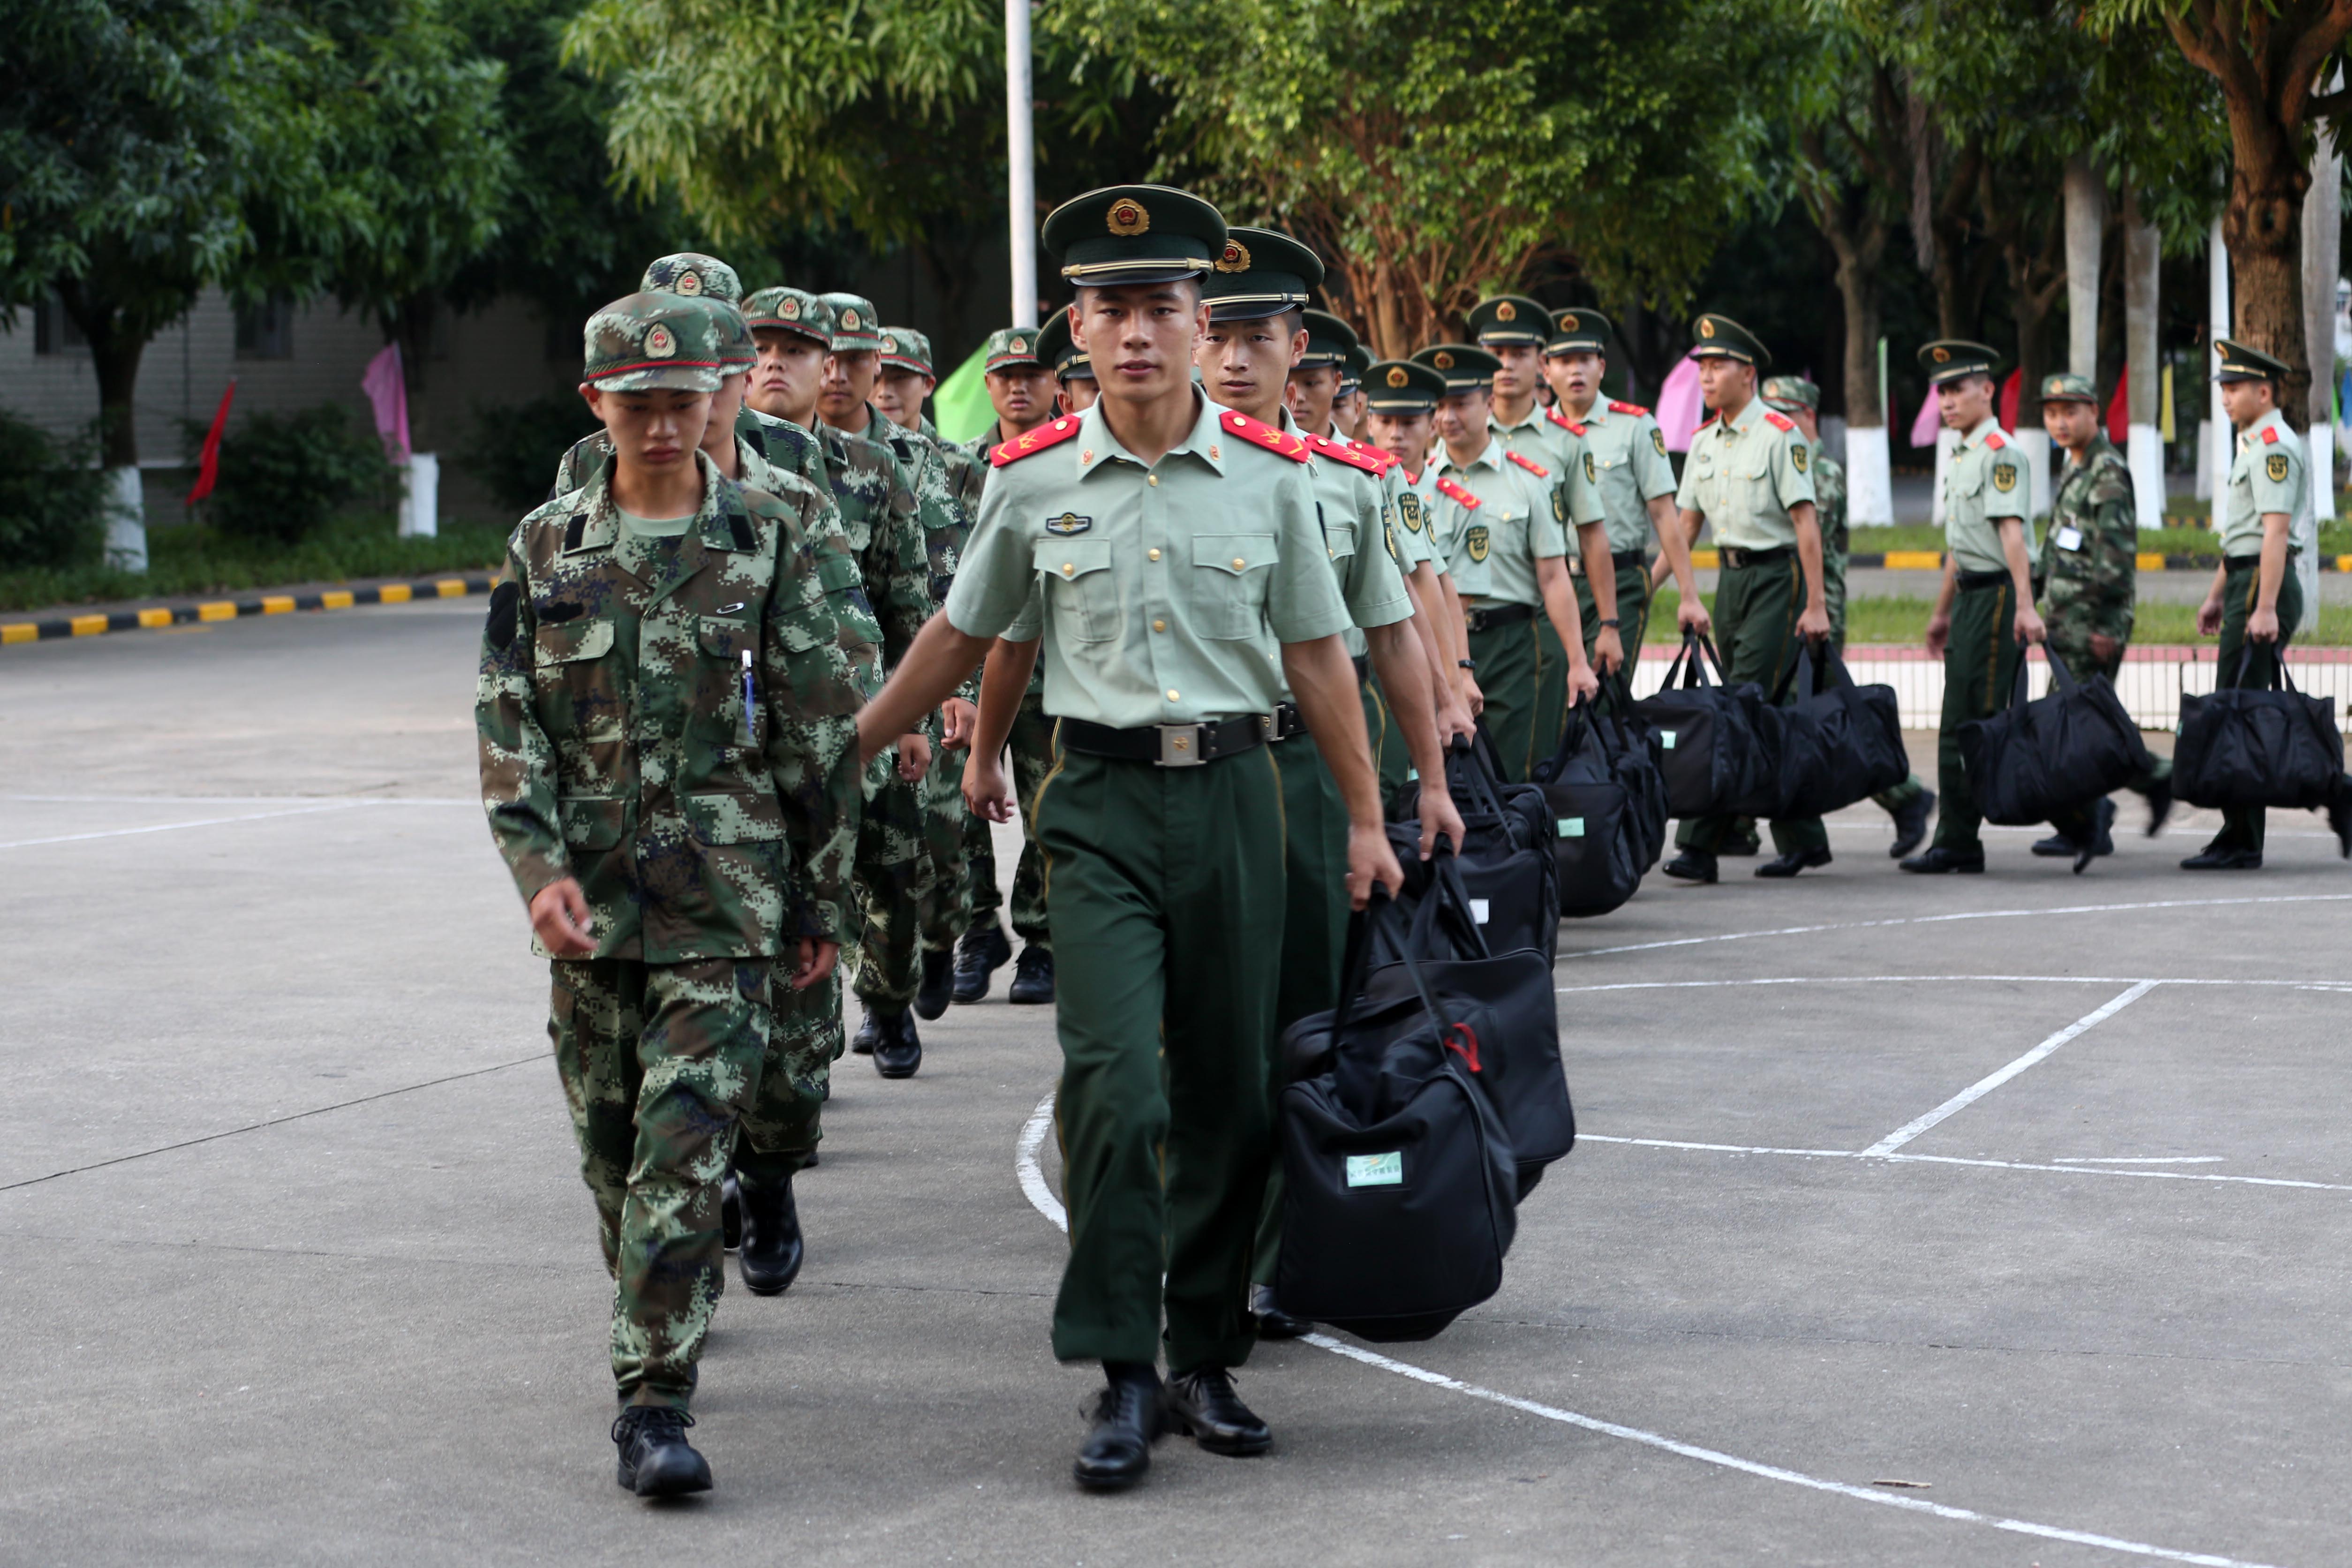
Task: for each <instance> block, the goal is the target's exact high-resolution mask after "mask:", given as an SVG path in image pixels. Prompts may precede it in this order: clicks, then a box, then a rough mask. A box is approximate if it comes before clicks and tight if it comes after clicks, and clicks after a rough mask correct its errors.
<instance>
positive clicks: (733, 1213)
mask: <svg viewBox="0 0 2352 1568" xmlns="http://www.w3.org/2000/svg"><path fill="white" fill-rule="evenodd" d="M719 1243H720V1245H722V1246H723V1247H726V1248H727V1250H728V1251H730V1252H732V1251H734V1250H735V1249H736V1248H737V1247H740V1246H742V1245H743V1197H742V1194H741V1193H740V1191H739V1190H738V1189H737V1187H736V1184H735V1173H734V1172H732V1171H730V1172H728V1173H727V1174H726V1176H725V1178H724V1179H723V1180H721V1181H720V1182H719Z"/></svg>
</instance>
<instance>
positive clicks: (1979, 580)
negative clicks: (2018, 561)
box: [1959, 572, 2009, 592]
mask: <svg viewBox="0 0 2352 1568" xmlns="http://www.w3.org/2000/svg"><path fill="white" fill-rule="evenodd" d="M1959 583H1960V588H1961V591H1962V592H1966V591H1967V590H1969V589H1970V588H2001V587H2006V586H2008V584H2009V574H2008V573H2006V572H1963V573H1961V574H1960V577H1959Z"/></svg>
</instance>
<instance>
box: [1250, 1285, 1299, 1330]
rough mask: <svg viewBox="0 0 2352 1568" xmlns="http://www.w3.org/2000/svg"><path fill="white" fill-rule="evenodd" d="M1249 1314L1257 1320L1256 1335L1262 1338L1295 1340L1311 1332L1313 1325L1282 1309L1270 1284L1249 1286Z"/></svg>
mask: <svg viewBox="0 0 2352 1568" xmlns="http://www.w3.org/2000/svg"><path fill="white" fill-rule="evenodd" d="M1250 1316H1251V1317H1253V1318H1255V1319H1256V1320H1257V1337H1258V1338H1259V1339H1262V1340H1295V1339H1297V1337H1298V1336H1299V1335H1301V1334H1304V1333H1308V1332H1311V1331H1313V1329H1314V1327H1315V1325H1314V1324H1312V1323H1310V1322H1308V1321H1307V1320H1306V1319H1304V1318H1294V1317H1292V1316H1291V1315H1290V1314H1289V1313H1287V1312H1286V1311H1284V1310H1282V1303H1281V1302H1279V1301H1277V1300H1275V1298H1274V1287H1273V1286H1271V1285H1253V1286H1251V1287H1250Z"/></svg>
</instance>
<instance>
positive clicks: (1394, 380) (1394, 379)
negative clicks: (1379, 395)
mask: <svg viewBox="0 0 2352 1568" xmlns="http://www.w3.org/2000/svg"><path fill="white" fill-rule="evenodd" d="M1411 380H1412V376H1410V375H1408V374H1405V368H1404V366H1402V365H1401V364H1392V365H1391V366H1389V384H1390V385H1391V386H1402V385H1403V384H1405V383H1406V382H1408V381H1411Z"/></svg>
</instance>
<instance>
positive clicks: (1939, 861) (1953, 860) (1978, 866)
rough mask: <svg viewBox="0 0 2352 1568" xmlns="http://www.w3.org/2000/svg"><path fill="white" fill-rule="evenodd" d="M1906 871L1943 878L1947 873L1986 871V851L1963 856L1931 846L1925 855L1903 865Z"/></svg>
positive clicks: (1973, 850)
mask: <svg viewBox="0 0 2352 1568" xmlns="http://www.w3.org/2000/svg"><path fill="white" fill-rule="evenodd" d="M1902 868H1903V869H1904V870H1906V871H1917V872H1920V873H1921V874H1923V875H1926V876H1930V877H1934V876H1941V875H1942V874H1943V873H1945V872H1947V871H1967V872H1969V873H1971V874H1973V873H1976V872H1979V871H1982V870H1983V869H1984V851H1983V850H1982V849H1971V850H1969V851H1968V852H1967V853H1965V854H1963V853H1962V852H1961V851H1959V850H1958V849H1947V848H1945V847H1943V846H1942V845H1940V844H1936V845H1930V846H1929V847H1928V849H1927V853H1926V854H1924V855H1914V856H1912V857H1911V858H1909V859H1908V860H1906V861H1904V862H1903V863H1902Z"/></svg>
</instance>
